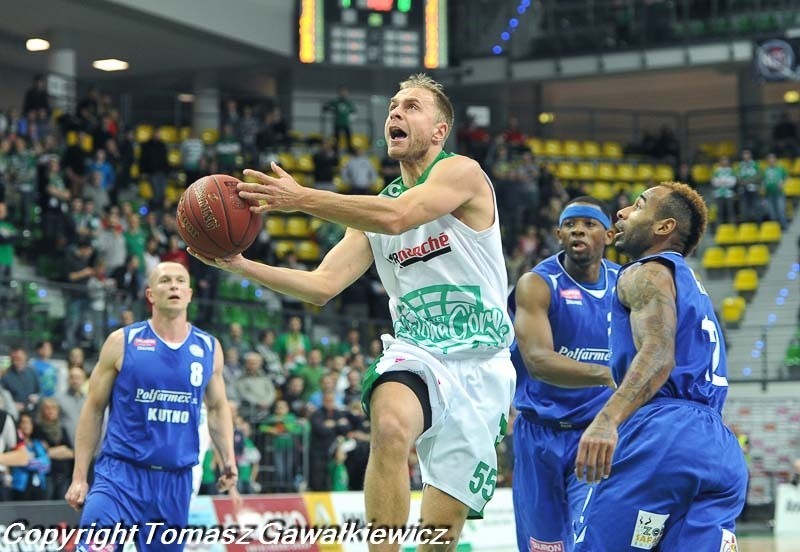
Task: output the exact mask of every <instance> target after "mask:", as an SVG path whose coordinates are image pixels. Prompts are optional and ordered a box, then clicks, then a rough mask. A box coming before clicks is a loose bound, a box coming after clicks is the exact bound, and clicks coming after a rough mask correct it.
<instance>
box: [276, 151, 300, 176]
mask: <svg viewBox="0 0 800 552" xmlns="http://www.w3.org/2000/svg"><path fill="white" fill-rule="evenodd" d="M278 165H280V167H281V168H282V169H283V170H285V171H286V172H292V171H293V170H294V169H295V166H296V165H295V159H294V155H292V154H291V153H289V152H283V153H279V154H278Z"/></svg>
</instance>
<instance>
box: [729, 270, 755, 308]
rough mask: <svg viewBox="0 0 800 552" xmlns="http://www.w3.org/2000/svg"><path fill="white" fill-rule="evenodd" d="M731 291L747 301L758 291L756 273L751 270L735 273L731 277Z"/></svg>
mask: <svg viewBox="0 0 800 552" xmlns="http://www.w3.org/2000/svg"><path fill="white" fill-rule="evenodd" d="M733 289H734V290H735V291H736V292H737V293H738V294H739V295H741V296H742V297H744V298H745V299H746V300H747V301H749V300H750V299H752V298H753V295H754V294H755V292H756V289H758V273H756V271H755V270H753V269H752V268H743V269H741V270H738V271H736V275H735V276H734V277H733Z"/></svg>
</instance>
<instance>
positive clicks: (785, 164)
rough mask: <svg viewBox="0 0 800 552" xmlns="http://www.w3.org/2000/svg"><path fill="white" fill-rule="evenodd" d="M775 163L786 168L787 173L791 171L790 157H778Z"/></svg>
mask: <svg viewBox="0 0 800 552" xmlns="http://www.w3.org/2000/svg"><path fill="white" fill-rule="evenodd" d="M776 164H777V165H778V166H779V167H783V168H784V169H786V172H787V173H790V172H791V171H792V160H791V159H787V158H785V157H781V158H780V159H778V160H777V163H776Z"/></svg>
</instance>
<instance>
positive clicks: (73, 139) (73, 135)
mask: <svg viewBox="0 0 800 552" xmlns="http://www.w3.org/2000/svg"><path fill="white" fill-rule="evenodd" d="M66 141H67V145H68V146H75V145H77V144H78V133H77V132H75V131H74V130H70V131H69V132H67V138H66Z"/></svg>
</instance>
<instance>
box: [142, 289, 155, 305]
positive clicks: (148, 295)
mask: <svg viewBox="0 0 800 552" xmlns="http://www.w3.org/2000/svg"><path fill="white" fill-rule="evenodd" d="M144 298H145V299H147V302H148V303H150V304H151V305H152V304H153V290H152V289H150V286H147V287H146V288H144Z"/></svg>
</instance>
